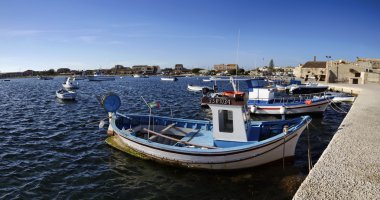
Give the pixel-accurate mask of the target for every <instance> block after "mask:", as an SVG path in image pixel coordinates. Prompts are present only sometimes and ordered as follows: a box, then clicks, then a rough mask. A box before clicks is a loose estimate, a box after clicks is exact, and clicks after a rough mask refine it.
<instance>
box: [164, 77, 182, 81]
mask: <svg viewBox="0 0 380 200" xmlns="http://www.w3.org/2000/svg"><path fill="white" fill-rule="evenodd" d="M177 80H178V79H177V77H161V81H177Z"/></svg>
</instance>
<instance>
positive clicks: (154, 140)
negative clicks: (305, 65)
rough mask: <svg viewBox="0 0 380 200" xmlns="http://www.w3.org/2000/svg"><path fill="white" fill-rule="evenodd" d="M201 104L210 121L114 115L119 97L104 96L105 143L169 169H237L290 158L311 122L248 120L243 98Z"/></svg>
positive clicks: (306, 119) (208, 100) (301, 119)
mask: <svg viewBox="0 0 380 200" xmlns="http://www.w3.org/2000/svg"><path fill="white" fill-rule="evenodd" d="M202 102H204V103H207V104H208V105H209V106H210V108H211V111H212V120H211V121H209V120H192V119H178V118H171V117H162V116H153V115H137V114H128V115H123V114H120V113H118V112H117V110H118V109H119V107H120V105H121V100H120V98H119V96H117V95H116V94H113V93H109V94H107V95H105V96H103V97H102V99H101V104H102V106H103V107H104V108H105V110H106V111H107V112H108V113H109V114H108V115H109V127H108V130H107V133H108V135H109V137H108V138H107V140H106V142H107V143H108V144H109V145H111V146H112V147H115V148H117V149H119V150H121V151H124V152H126V153H129V154H131V155H133V156H137V157H139V158H144V159H150V160H154V161H157V162H159V163H165V164H169V165H175V166H181V167H186V168H194V169H208V170H233V169H243V168H249V167H254V166H258V165H263V164H266V163H270V162H273V161H277V160H281V159H285V158H286V157H292V156H294V155H295V148H296V145H297V141H298V138H299V137H300V135H301V134H302V132H303V130H304V129H305V128H306V126H307V125H308V124H309V123H310V121H311V118H310V117H309V116H303V117H298V118H294V119H291V120H279V121H267V122H262V121H251V120H249V119H248V117H249V115H247V112H246V110H247V109H246V97H245V94H241V95H231V96H218V97H215V98H212V97H204V98H203V99H202ZM101 124H104V122H103V121H101ZM99 126H100V125H99Z"/></svg>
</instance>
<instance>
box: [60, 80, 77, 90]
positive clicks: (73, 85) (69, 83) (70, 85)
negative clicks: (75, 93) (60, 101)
mask: <svg viewBox="0 0 380 200" xmlns="http://www.w3.org/2000/svg"><path fill="white" fill-rule="evenodd" d="M62 86H63V87H64V88H65V89H68V90H74V89H79V84H78V82H77V81H75V78H71V77H67V80H66V82H65V83H63V84H62Z"/></svg>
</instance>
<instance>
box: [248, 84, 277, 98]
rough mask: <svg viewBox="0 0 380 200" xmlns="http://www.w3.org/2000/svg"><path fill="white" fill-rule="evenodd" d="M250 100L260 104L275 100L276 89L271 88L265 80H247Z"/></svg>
mask: <svg viewBox="0 0 380 200" xmlns="http://www.w3.org/2000/svg"><path fill="white" fill-rule="evenodd" d="M247 84H248V91H249V97H248V98H249V100H254V101H255V102H257V103H259V102H261V101H264V102H268V101H271V100H273V99H274V98H275V90H274V88H272V87H270V86H269V83H268V82H267V81H266V80H265V79H261V78H260V79H251V80H247Z"/></svg>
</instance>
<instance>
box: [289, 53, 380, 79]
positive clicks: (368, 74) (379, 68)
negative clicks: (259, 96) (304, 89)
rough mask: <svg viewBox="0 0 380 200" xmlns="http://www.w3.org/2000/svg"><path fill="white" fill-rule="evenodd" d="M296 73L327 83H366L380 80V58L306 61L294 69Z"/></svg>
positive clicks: (296, 74) (299, 76) (301, 76)
mask: <svg viewBox="0 0 380 200" xmlns="http://www.w3.org/2000/svg"><path fill="white" fill-rule="evenodd" d="M294 75H295V76H296V77H298V78H302V79H305V81H307V80H309V79H310V78H315V80H316V81H325V82H326V83H335V82H349V83H353V84H365V83H368V82H375V83H378V82H380V59H370V58H357V60H356V61H354V62H349V61H345V60H331V61H316V59H315V57H314V61H309V62H306V63H305V64H303V65H300V66H298V67H296V68H295V69H294Z"/></svg>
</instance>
